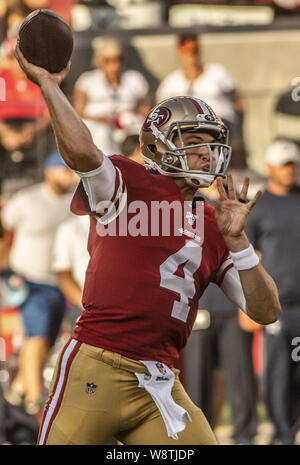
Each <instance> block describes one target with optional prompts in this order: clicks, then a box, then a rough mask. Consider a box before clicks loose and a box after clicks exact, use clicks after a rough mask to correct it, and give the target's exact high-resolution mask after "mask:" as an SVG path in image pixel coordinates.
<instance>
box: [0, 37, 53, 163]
mask: <svg viewBox="0 0 300 465" xmlns="http://www.w3.org/2000/svg"><path fill="white" fill-rule="evenodd" d="M15 42H16V36H15V35H14V36H12V37H9V38H7V39H6V40H5V41H4V43H3V44H2V53H3V54H2V57H1V58H0V79H2V80H3V82H5V97H6V98H5V101H3V102H1V105H0V158H1V161H2V162H3V159H4V158H8V157H10V158H11V159H13V153H14V152H16V151H18V156H19V161H23V160H24V162H25V163H26V162H27V161H28V162H29V161H30V160H31V161H32V160H33V161H35V159H36V144H37V143H38V141H39V142H41V139H42V136H43V134H45V131H46V130H47V128H49V127H50V119H49V115H48V110H47V106H46V103H45V101H44V99H43V97H42V94H41V91H40V89H39V87H38V86H37V85H35V84H34V83H32V82H31V81H29V80H28V79H27V78H26V77H25V75H24V73H23V71H22V70H21V68H20V66H19V65H18V63H17V60H16V59H15V57H14V48H15ZM45 146H46V141H45Z"/></svg>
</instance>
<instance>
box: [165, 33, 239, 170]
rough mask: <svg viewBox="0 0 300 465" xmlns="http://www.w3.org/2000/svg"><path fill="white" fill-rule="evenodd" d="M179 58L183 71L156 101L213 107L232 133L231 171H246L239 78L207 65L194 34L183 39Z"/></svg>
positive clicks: (168, 80)
mask: <svg viewBox="0 0 300 465" xmlns="http://www.w3.org/2000/svg"><path fill="white" fill-rule="evenodd" d="M176 51H177V57H178V59H179V62H180V65H181V67H180V68H179V69H176V70H175V71H172V72H171V73H170V74H168V75H167V76H166V77H165V78H164V79H163V80H162V81H161V83H160V85H159V86H158V88H157V91H156V101H157V102H158V103H159V102H161V101H162V100H165V99H167V98H170V97H173V96H174V95H186V96H190V97H197V98H200V99H202V100H204V101H205V102H206V103H207V104H208V105H210V106H211V107H212V108H213V109H214V111H215V112H216V114H217V115H218V116H219V117H220V118H221V119H222V120H223V122H224V123H225V124H226V126H227V127H228V129H229V133H230V144H231V146H232V156H231V162H230V165H231V169H245V168H246V149H245V145H244V141H243V136H242V119H243V114H244V102H243V99H242V97H241V95H240V93H239V91H238V89H237V82H236V80H235V78H234V77H233V76H232V75H231V74H230V73H229V71H228V70H227V69H226V68H224V66H222V65H220V64H216V63H205V62H204V61H203V59H202V57H201V50H200V47H199V43H198V38H197V36H196V35H194V34H185V35H182V36H180V37H179V40H178V45H177V49H176Z"/></svg>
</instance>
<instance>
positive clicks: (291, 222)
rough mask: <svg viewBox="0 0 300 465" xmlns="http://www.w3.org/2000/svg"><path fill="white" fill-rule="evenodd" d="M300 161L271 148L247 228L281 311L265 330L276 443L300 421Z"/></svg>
mask: <svg viewBox="0 0 300 465" xmlns="http://www.w3.org/2000/svg"><path fill="white" fill-rule="evenodd" d="M299 160H300V155H299V149H298V147H297V145H296V144H294V143H293V142H291V141H288V140H287V141H285V140H278V141H276V142H274V143H273V144H272V145H271V146H270V147H269V149H268V150H267V153H266V162H267V169H268V184H267V188H266V190H265V191H264V192H263V194H262V196H261V199H260V202H259V205H258V207H257V209H256V210H255V211H254V212H253V216H251V218H249V222H248V226H247V234H248V236H249V237H250V238H251V239H250V240H251V241H252V243H253V246H254V247H255V248H256V249H258V250H259V251H260V252H261V254H262V264H263V266H264V267H265V268H266V269H267V270H268V272H269V273H270V275H271V276H272V278H273V279H274V281H275V282H276V284H277V286H278V290H279V297H280V302H281V305H282V310H283V311H282V315H281V318H280V319H279V320H278V321H277V322H276V323H275V324H270V325H268V326H266V327H265V331H264V347H265V367H264V381H265V383H264V385H265V402H266V407H267V412H268V415H269V419H270V420H271V422H272V423H273V425H274V434H273V439H272V443H273V444H293V443H294V441H295V435H296V423H297V420H298V419H299V400H300V395H299V393H300V389H299V387H300V386H299V379H300V377H299V375H300V364H299V363H297V361H296V360H293V358H292V349H293V345H292V343H293V339H294V338H295V337H297V336H299V335H300V286H299V274H300V255H299V252H298V251H299V243H300V215H299V211H300V187H299V186H298V185H297V184H296V183H297V163H298V162H299ZM297 379H298V382H297Z"/></svg>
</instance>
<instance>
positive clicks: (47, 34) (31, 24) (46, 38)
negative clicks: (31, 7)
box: [18, 9, 74, 73]
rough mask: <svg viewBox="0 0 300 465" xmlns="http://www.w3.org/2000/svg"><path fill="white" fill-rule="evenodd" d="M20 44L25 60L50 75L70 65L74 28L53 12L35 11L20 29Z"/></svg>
mask: <svg viewBox="0 0 300 465" xmlns="http://www.w3.org/2000/svg"><path fill="white" fill-rule="evenodd" d="M18 42H19V47H20V50H21V52H22V53H23V55H24V57H25V58H26V59H27V60H28V61H29V62H30V63H32V64H34V65H37V66H40V67H42V68H45V69H46V70H47V71H49V72H50V73H59V72H60V71H62V70H63V69H64V68H65V67H66V66H67V64H68V61H69V60H70V58H71V55H72V52H73V46H74V38H73V31H72V29H71V27H70V26H69V25H68V24H67V23H66V22H65V21H64V20H63V19H62V18H61V17H60V16H59V15H58V14H56V13H54V11H50V10H45V9H40V10H35V11H33V12H32V13H31V14H30V15H29V16H27V18H25V20H24V21H23V23H22V24H21V26H20V29H19V34H18Z"/></svg>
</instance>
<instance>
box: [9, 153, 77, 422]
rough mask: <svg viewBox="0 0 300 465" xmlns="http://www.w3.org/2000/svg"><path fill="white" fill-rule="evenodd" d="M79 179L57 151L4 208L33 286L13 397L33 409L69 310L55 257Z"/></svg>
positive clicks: (17, 256) (18, 264)
mask: <svg viewBox="0 0 300 465" xmlns="http://www.w3.org/2000/svg"><path fill="white" fill-rule="evenodd" d="M76 179H77V176H76V174H75V173H74V172H73V171H72V170H71V169H69V168H68V167H67V166H66V164H65V163H64V162H63V160H62V158H61V157H60V155H59V154H58V153H57V152H54V153H52V154H51V155H50V156H49V157H48V159H47V160H46V163H45V180H44V182H42V183H39V184H36V185H33V186H30V187H26V188H24V189H22V190H20V191H19V192H17V193H15V194H13V196H12V197H11V198H10V199H9V200H8V201H7V203H6V204H5V206H4V207H3V209H2V215H1V216H2V218H1V220H2V224H3V227H4V229H5V230H6V231H12V232H13V243H12V247H11V251H10V257H9V265H10V268H11V269H12V270H13V271H14V272H16V273H18V274H20V275H21V276H23V277H24V278H25V280H26V282H27V286H28V289H29V295H28V297H27V299H26V300H25V302H24V303H23V304H22V305H21V315H22V319H23V324H24V330H25V341H24V344H23V346H22V349H21V353H20V358H19V367H18V373H17V375H16V377H15V379H14V380H13V383H12V386H11V390H10V392H9V394H8V400H12V401H15V400H20V399H18V398H21V397H23V396H24V404H25V408H26V410H27V411H28V412H29V413H36V412H37V411H38V410H39V407H40V402H41V401H42V394H43V383H42V370H43V366H44V363H45V361H46V359H47V356H48V354H49V350H50V348H51V346H52V345H53V344H54V341H55V339H56V337H57V334H58V332H59V328H60V324H61V321H62V318H63V315H64V311H65V298H64V296H63V294H62V293H61V291H60V290H59V288H58V287H57V277H56V274H55V273H54V272H53V270H52V264H51V257H52V248H53V242H54V237H55V233H56V230H57V228H58V226H59V225H60V224H61V223H62V222H63V221H64V220H65V219H66V218H68V217H69V216H71V212H70V208H69V205H70V200H71V198H72V190H73V187H74V185H75V181H76Z"/></svg>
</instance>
